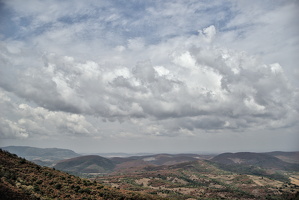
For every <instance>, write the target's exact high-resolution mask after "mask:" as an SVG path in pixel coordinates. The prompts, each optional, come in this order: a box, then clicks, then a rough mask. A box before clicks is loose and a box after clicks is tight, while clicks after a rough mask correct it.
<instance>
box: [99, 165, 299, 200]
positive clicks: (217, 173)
mask: <svg viewBox="0 0 299 200" xmlns="http://www.w3.org/2000/svg"><path fill="white" fill-rule="evenodd" d="M138 161H140V160H138ZM128 162H133V161H128ZM135 162H137V161H135ZM141 164H142V163H141ZM143 164H144V163H143ZM297 175H298V174H297ZM96 180H97V181H99V182H102V183H103V184H106V185H109V186H113V187H115V188H119V189H125V190H131V191H143V192H146V193H148V194H157V195H158V196H161V197H167V198H169V199H173V200H182V199H188V200H194V199H232V200H242V199H243V200H245V199H246V200H250V199H251V200H254V199H273V200H274V199H276V200H287V199H298V198H299V192H298V191H299V186H298V185H295V184H292V183H289V182H288V180H287V181H286V182H284V181H280V180H274V179H272V178H267V177H264V176H256V175H246V174H239V173H233V172H230V171H227V170H222V169H220V168H218V167H217V166H215V165H214V164H213V163H211V162H210V161H204V160H198V161H193V162H184V163H179V164H175V165H159V166H157V165H147V166H145V165H144V166H142V165H138V166H136V167H134V166H133V165H130V166H129V168H122V169H121V168H119V169H118V170H117V171H115V172H113V173H111V174H109V176H99V177H97V178H96Z"/></svg>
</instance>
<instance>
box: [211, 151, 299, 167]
mask: <svg viewBox="0 0 299 200" xmlns="http://www.w3.org/2000/svg"><path fill="white" fill-rule="evenodd" d="M211 161H213V162H216V163H220V164H224V165H246V166H256V167H261V168H264V169H275V170H287V171H289V170H291V171H299V165H297V164H292V163H287V162H284V161H282V160H280V159H279V158H277V157H274V156H272V155H269V154H266V153H252V152H239V153H223V154H220V155H218V156H215V157H214V158H212V159H211Z"/></svg>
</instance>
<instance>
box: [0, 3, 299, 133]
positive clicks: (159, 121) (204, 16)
mask: <svg viewBox="0 0 299 200" xmlns="http://www.w3.org/2000/svg"><path fill="white" fill-rule="evenodd" d="M29 5H33V3H30V2H29V3H28V2H27V3H26V4H24V2H19V1H9V2H5V3H3V4H2V5H1V6H2V7H1V10H5V11H6V15H5V18H6V19H7V20H9V21H10V22H11V23H12V25H7V24H6V25H5V26H4V24H3V22H1V23H2V25H3V27H5V28H4V29H1V32H0V34H2V41H1V42H0V52H1V54H0V66H1V67H0V88H1V90H0V108H1V110H2V111H1V114H0V119H1V120H0V123H1V126H0V127H1V129H0V136H1V138H30V137H39V136H40V137H49V136H52V135H56V136H59V135H60V134H62V135H64V136H69V137H76V136H84V137H85V136H87V137H91V138H102V137H113V138H115V137H132V138H134V137H143V136H144V137H148V136H151V137H152V136H154V137H156V136H170V137H174V136H196V135H198V134H199V133H202V132H209V133H211V134H213V133H224V134H225V133H226V132H254V131H261V130H276V129H281V130H283V129H285V128H287V129H288V130H295V129H296V127H297V126H298V122H297V119H298V117H299V114H298V111H299V105H298V102H297V99H298V98H299V95H298V94H299V93H298V85H296V84H297V82H296V81H295V77H296V73H295V72H296V70H297V71H298V69H296V68H294V65H293V62H292V61H289V60H290V59H295V56H294V55H293V54H291V55H287V53H288V52H289V51H292V50H295V49H298V45H295V43H296V41H298V36H297V35H296V33H298V29H296V28H294V27H290V28H289V29H288V30H286V29H284V28H283V27H282V25H284V26H287V25H293V22H294V21H293V20H294V19H295V17H296V14H294V13H295V12H294V10H295V8H298V4H297V3H296V2H292V1H290V2H288V3H283V2H281V3H277V4H275V5H273V6H272V7H269V8H268V7H267V6H266V5H268V4H266V3H256V4H255V6H256V7H254V6H253V7H248V5H243V3H235V2H230V1H228V2H227V3H224V2H218V3H207V2H204V1H188V2H187V3H182V2H181V1H163V2H161V3H158V2H155V3H154V2H149V3H145V2H144V3H134V2H129V3H127V4H126V5H121V2H117V1H115V2H114V1H113V2H109V1H107V2H104V3H95V2H93V1H87V2H86V3H81V2H80V1H76V2H75V3H74V4H71V5H70V4H69V3H68V2H56V3H54V1H47V2H42V1H41V2H38V3H36V4H35V3H34V6H29ZM253 10H255V12H252V11H253ZM271 18H274V19H279V20H277V21H276V22H273V21H272V20H271ZM274 24H276V26H278V25H280V26H279V28H277V29H275V31H276V33H277V35H273V34H272V33H271V32H270V31H267V30H266V29H270V30H274ZM264 27H265V28H264ZM16 30H17V31H16ZM286 37H289V39H288V40H287V44H284V42H283V41H279V40H280V39H282V38H286ZM261 39H263V40H264V39H265V40H264V41H263V42H264V44H263V45H261V46H259V44H258V42H260V41H261ZM249 40H250V41H249ZM251 41H252V42H251ZM273 41H278V42H277V43H273ZM259 47H260V48H259ZM279 49H280V50H281V51H282V53H281V54H278V51H279ZM277 55H279V56H277ZM288 56H289V57H291V58H290V59H289V58H288ZM275 58H277V59H275ZM288 59H289V60H288ZM281 63H283V64H286V65H287V66H283V65H282V64H281ZM288 64H289V65H288ZM297 75H298V74H297ZM109 126H112V127H110V128H109Z"/></svg>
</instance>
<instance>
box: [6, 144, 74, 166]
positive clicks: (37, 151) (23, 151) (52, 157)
mask: <svg viewBox="0 0 299 200" xmlns="http://www.w3.org/2000/svg"><path fill="white" fill-rule="evenodd" d="M2 149H3V150H5V151H8V152H10V153H13V154H16V155H18V156H20V157H22V158H25V159H27V160H30V161H33V162H35V163H37V164H40V165H43V166H50V165H52V164H53V163H54V162H55V161H58V160H63V159H68V158H74V157H78V156H80V154H77V153H75V152H74V151H72V150H69V149H59V148H37V147H29V146H7V147H2Z"/></svg>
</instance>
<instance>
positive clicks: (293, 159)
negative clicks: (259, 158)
mask: <svg viewBox="0 0 299 200" xmlns="http://www.w3.org/2000/svg"><path fill="white" fill-rule="evenodd" d="M266 154H268V155H271V156H274V157H276V158H279V159H280V160H282V161H284V162H288V163H297V164H299V152H298V151H295V152H283V151H273V152H269V153H266Z"/></svg>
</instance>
